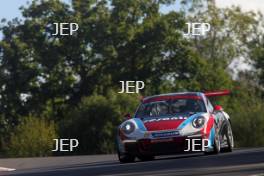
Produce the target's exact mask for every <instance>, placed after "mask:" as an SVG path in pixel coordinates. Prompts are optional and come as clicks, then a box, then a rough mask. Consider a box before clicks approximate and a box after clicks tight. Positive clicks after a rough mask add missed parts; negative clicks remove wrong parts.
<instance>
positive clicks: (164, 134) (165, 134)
mask: <svg viewBox="0 0 264 176" xmlns="http://www.w3.org/2000/svg"><path fill="white" fill-rule="evenodd" d="M178 135H179V131H166V132H154V133H152V136H153V137H154V138H160V137H170V136H178Z"/></svg>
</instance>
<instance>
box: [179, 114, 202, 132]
mask: <svg viewBox="0 0 264 176" xmlns="http://www.w3.org/2000/svg"><path fill="white" fill-rule="evenodd" d="M201 114H203V113H197V114H194V115H191V116H190V117H189V118H188V119H186V120H185V121H183V122H182V123H181V124H180V126H179V127H178V128H177V129H183V128H184V127H185V126H186V125H187V124H188V123H191V122H192V121H193V119H194V118H196V117H198V116H200V115H201Z"/></svg>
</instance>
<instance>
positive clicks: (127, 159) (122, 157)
mask: <svg viewBox="0 0 264 176" xmlns="http://www.w3.org/2000/svg"><path fill="white" fill-rule="evenodd" d="M117 155H118V159H119V161H120V163H132V162H134V161H135V158H136V157H135V156H133V155H130V154H128V153H122V154H121V153H120V152H119V151H118V153H117Z"/></svg>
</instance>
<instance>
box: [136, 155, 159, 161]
mask: <svg viewBox="0 0 264 176" xmlns="http://www.w3.org/2000/svg"><path fill="white" fill-rule="evenodd" d="M138 159H139V160H140V161H151V160H154V159H155V156H152V155H140V156H138Z"/></svg>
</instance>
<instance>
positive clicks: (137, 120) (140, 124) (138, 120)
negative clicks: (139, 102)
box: [134, 118, 147, 131]
mask: <svg viewBox="0 0 264 176" xmlns="http://www.w3.org/2000/svg"><path fill="white" fill-rule="evenodd" d="M134 121H135V122H136V124H137V126H138V128H139V129H140V130H142V131H147V129H146V127H145V126H144V124H143V122H142V120H140V119H139V118H134Z"/></svg>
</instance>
